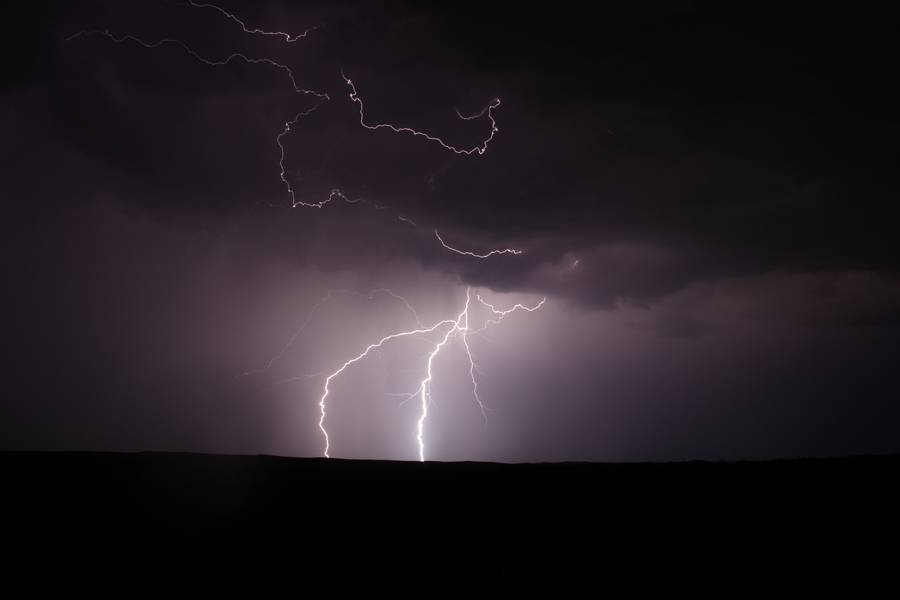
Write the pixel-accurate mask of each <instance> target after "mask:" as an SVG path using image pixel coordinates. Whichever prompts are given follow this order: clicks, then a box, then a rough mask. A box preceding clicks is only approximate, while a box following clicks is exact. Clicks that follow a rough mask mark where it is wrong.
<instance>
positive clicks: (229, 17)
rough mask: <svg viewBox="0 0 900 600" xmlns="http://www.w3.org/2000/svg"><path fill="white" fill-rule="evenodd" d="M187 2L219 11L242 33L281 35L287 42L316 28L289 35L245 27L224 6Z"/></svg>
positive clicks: (294, 40)
mask: <svg viewBox="0 0 900 600" xmlns="http://www.w3.org/2000/svg"><path fill="white" fill-rule="evenodd" d="M188 2H189V3H190V5H191V6H194V7H197V8H212V9H215V10H217V11H219V12H220V13H221V14H222V15H224V16H225V18H227V19H231V20H232V21H234V22H235V23H237V24H238V25H240V26H241V29H243V30H244V33H250V34H258V35H270V36H276V37H283V38H284V41H285V42H287V43H291V42H296V41H297V40H300V39H303V38H305V37H306V36H307V35H308V34H309V32H310V31H315V30H316V29H318V28H317V27H310V28H309V29H307V30H306V31H304V32H303V33H299V34H297V35H291V34H289V33H285V32H284V31H266V30H265V29H259V28H256V27H254V28H253V29H250V28H248V27H247V24H246V23H244V22H243V21H242V20H240V19H239V18H238V17H237V16H236V15H235V14H233V13H230V12H228V11H227V10H225V9H224V8H221V7H219V6H216V5H215V4H205V3H200V2H194V0H188Z"/></svg>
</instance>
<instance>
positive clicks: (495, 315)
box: [319, 288, 546, 462]
mask: <svg viewBox="0 0 900 600" xmlns="http://www.w3.org/2000/svg"><path fill="white" fill-rule="evenodd" d="M392 295H393V294H392ZM398 298H401V299H402V297H399V296H398ZM403 301H404V303H405V304H406V305H407V306H408V307H409V308H410V310H412V307H411V306H410V305H409V303H408V302H406V300H405V299H404V300H403ZM475 301H476V302H477V303H478V304H480V305H481V306H484V307H485V308H487V309H488V310H489V311H490V313H491V317H492V318H486V319H485V321H484V323H483V325H482V326H481V327H480V328H478V329H475V330H473V329H472V328H471V327H470V317H471V315H470V310H471V307H472V304H473V301H472V290H471V288H466V301H465V305H464V306H463V309H462V312H460V313H459V314H458V315H457V316H456V318H455V319H444V320H442V321H439V322H437V323H435V324H434V325H432V326H430V327H424V326H422V325H421V321H420V322H419V323H418V325H419V326H418V328H417V329H410V330H407V331H400V332H396V333H391V334H389V335H386V336H384V337H382V338H381V339H380V340H378V341H377V342H374V343H372V344H369V345H368V346H366V348H365V349H364V350H363V351H362V352H360V353H359V354H357V355H356V356H354V357H353V358H351V359H350V360H348V361H346V362H344V363H343V364H342V365H341V366H340V367H339V368H338V369H337V370H335V371H333V372H332V373H330V374H329V375H328V376H327V377H326V378H325V383H324V386H323V390H322V395H321V397H320V398H319V413H320V416H319V430H320V431H321V432H322V436H323V437H324V439H325V449H324V452H323V455H324V456H325V457H326V458H330V454H329V452H330V450H331V438H330V436H329V434H328V429H327V428H326V427H325V421H326V418H327V405H328V402H327V401H328V398H329V397H330V395H331V384H332V382H333V381H334V380H335V379H336V378H337V377H339V376H340V375H341V374H342V373H344V372H345V371H346V370H347V369H348V368H350V367H351V366H352V365H354V364H356V363H358V362H360V361H362V360H363V359H365V358H366V357H367V356H368V355H369V354H370V353H371V352H372V351H373V350H376V349H379V348H381V347H383V346H384V345H385V344H387V343H388V342H390V341H393V340H396V339H400V338H406V337H412V336H421V335H426V334H432V333H435V332H438V331H441V332H442V335H441V338H440V339H439V341H438V342H436V343H435V344H434V345H433V347H432V349H431V351H430V352H429V353H428V359H427V361H426V366H425V377H424V378H423V379H422V380H421V381H420V382H419V386H418V388H417V390H416V391H415V392H413V393H412V394H408V397H410V398H411V397H414V396H415V397H418V398H419V403H420V413H419V417H418V419H417V420H416V443H417V445H418V456H419V460H420V461H421V462H424V461H425V423H426V420H427V418H428V407H429V406H430V404H431V401H432V381H433V379H434V363H435V360H436V359H437V357H438V355H439V354H440V353H441V350H443V349H444V348H445V347H446V346H447V345H448V343H449V342H450V341H451V340H452V339H453V338H455V337H460V338H461V339H462V341H463V346H464V348H465V352H466V357H467V359H468V361H469V377H470V379H471V382H472V393H473V396H474V399H475V403H476V404H477V406H478V407H479V409H480V410H481V413H482V415H483V416H484V418H485V419H487V412H486V409H485V406H484V403H483V402H482V401H481V398H480V397H479V395H478V378H477V376H476V374H477V373H478V372H479V370H478V365H477V363H476V362H475V359H474V356H473V354H472V349H471V346H470V344H469V337H468V336H469V335H470V334H472V333H479V332H481V331H484V330H485V329H487V327H488V326H490V325H493V324H497V323H499V322H500V321H502V320H503V319H504V318H505V317H507V316H508V315H510V314H512V313H514V312H517V311H519V310H524V311H527V312H534V311H536V310H538V309H539V308H541V307H542V306H543V305H544V303H545V302H546V298H542V299H541V300H540V301H539V302H538V303H537V304H535V305H534V306H526V305H524V304H516V305H514V306H513V307H512V308H509V309H506V310H500V309H497V308H496V307H495V306H493V305H492V304H490V303H488V302H486V301H484V300H483V299H482V298H481V296H480V295H478V294H476V295H475ZM445 328H446V329H445Z"/></svg>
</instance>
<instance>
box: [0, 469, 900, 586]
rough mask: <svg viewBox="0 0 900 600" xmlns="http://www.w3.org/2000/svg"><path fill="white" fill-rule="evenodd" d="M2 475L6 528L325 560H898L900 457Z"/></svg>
mask: <svg viewBox="0 0 900 600" xmlns="http://www.w3.org/2000/svg"><path fill="white" fill-rule="evenodd" d="M0 470H2V473H3V481H4V491H3V494H2V496H3V498H2V501H0V502H2V507H3V514H4V515H6V520H7V530H6V533H7V539H8V540H9V539H10V537H9V536H10V535H11V534H12V535H15V536H17V539H18V540H19V541H20V542H21V543H25V544H29V543H34V544H37V546H39V547H43V546H44V545H52V546H54V547H58V546H59V545H60V544H66V543H71V542H73V541H74V542H75V543H76V545H78V544H80V543H81V542H82V541H83V540H86V539H90V540H91V545H92V547H94V546H93V545H94V544H97V543H99V544H101V546H100V547H101V548H105V549H106V551H109V552H112V554H114V555H115V554H117V553H119V552H123V553H125V554H126V555H131V553H135V552H138V553H141V552H148V553H149V552H151V551H150V548H153V547H158V546H159V545H162V546H163V547H165V548H166V550H165V551H164V553H165V555H166V556H171V555H172V553H178V552H182V551H190V552H196V553H198V555H200V556H209V555H210V553H211V552H212V553H220V552H225V553H226V554H229V555H232V556H244V557H245V556H248V555H249V556H252V555H254V554H255V553H257V552H264V553H265V552H275V553H277V554H279V555H280V556H281V558H282V559H287V558H288V557H290V560H291V561H297V563H296V564H302V565H304V568H313V570H315V571H316V572H323V571H324V570H333V571H337V572H345V573H346V569H348V568H350V567H349V566H348V565H354V567H353V569H351V570H350V572H357V571H355V569H357V568H359V567H360V566H368V567H377V568H378V569H381V568H382V567H384V568H390V569H399V572H402V573H406V574H407V575H409V574H411V573H412V574H422V573H425V572H427V573H436V572H441V573H445V574H446V570H447V569H450V570H451V571H452V572H455V573H457V575H461V574H466V575H470V576H471V575H473V574H474V575H484V574H487V575H491V574H494V575H501V576H506V575H509V574H513V573H515V574H517V576H519V575H522V576H532V575H536V574H540V573H543V574H546V573H547V572H549V571H548V569H550V568H551V565H555V566H556V567H561V568H564V569H567V570H572V569H575V570H576V571H578V572H581V573H585V572H591V571H590V569H598V570H599V571H598V573H599V572H600V571H609V570H613V571H615V570H617V569H618V567H615V566H613V565H622V564H630V565H631V566H634V565H646V564H647V563H648V561H649V562H651V563H652V562H655V561H658V562H659V564H684V563H688V564H696V565H701V564H702V565H703V568H704V569H708V568H710V567H711V565H717V564H721V565H729V567H730V568H733V567H734V566H735V565H736V564H741V562H740V561H741V560H746V559H747V558H746V557H747V556H750V555H752V556H755V557H756V559H755V560H763V561H766V562H767V564H770V565H771V566H772V568H775V565H778V564H783V565H794V566H796V564H797V562H798V561H800V560H814V561H824V562H818V564H820V567H822V568H824V565H826V564H830V561H834V560H836V559H837V557H845V556H852V557H854V558H857V559H859V558H865V560H880V559H884V560H888V559H889V556H890V554H885V550H883V548H884V547H885V546H883V544H884V543H889V544H890V543H892V544H893V545H894V546H896V540H897V539H900V536H898V535H897V533H898V531H900V529H898V519H897V506H898V505H900V504H898V502H897V500H898V496H900V494H898V492H897V485H896V480H897V475H898V474H900V456H861V457H852V458H835V459H802V460H778V461H761V462H731V463H725V462H722V463H718V462H683V463H632V464H587V463H558V464H512V465H509V464H492V463H426V464H419V463H399V462H381V461H355V460H336V459H331V460H325V459H294V458H279V457H272V456H222V455H202V454H177V453H171V454H170V453H133V454H124V453H123V454H116V453H49V452H47V453H44V452H33V453H32V452H3V453H0ZM890 540H893V542H890ZM189 549H190V550H189ZM82 550H84V549H82ZM894 551H896V550H894ZM154 552H156V551H154ZM738 556H741V557H743V558H738ZM879 557H880V558H879ZM841 560H843V559H841ZM736 561H737V562H736ZM839 562H840V561H839ZM296 564H295V567H296ZM311 565H315V566H314V567H312V566H311ZM576 565H580V566H579V567H577V568H576ZM792 568H793V567H792ZM535 569H537V570H535ZM583 569H589V571H584V570H583Z"/></svg>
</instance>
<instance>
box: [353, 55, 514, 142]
mask: <svg viewBox="0 0 900 600" xmlns="http://www.w3.org/2000/svg"><path fill="white" fill-rule="evenodd" d="M341 77H343V78H344V83H346V84H347V86H348V87H349V88H350V99H351V100H352V101H353V102H356V103H357V104H358V105H359V124H360V125H362V126H363V127H365V128H366V129H370V130H372V131H377V130H379V129H388V130H390V131H393V132H394V133H410V134H412V135H414V136H418V137H423V138H425V139H426V140H429V141H432V142H435V143H437V144H440V145H441V146H442V147H443V148H444V149H445V150H449V151H450V152H453V153H454V154H464V155H466V156H469V155H472V154H479V155H481V154H484V153H485V152H487V147H488V144H489V143H490V142H491V140H493V139H494V136H495V135H496V134H497V132H498V131H500V130H499V129H498V128H497V121H496V120H495V119H494V114H493V111H494V109H495V108H497V107H498V106H500V98H494V99H493V100H492V101H491V103H490V104H488V105H487V106H486V107H484V109H483V110H482V111H481V112H480V113H478V114H477V115H474V116H471V117H464V116H463V115H462V114H460V112H459V111H458V110H457V111H456V114H457V115H459V118H460V119H463V120H466V121H469V120H472V119H477V118H478V117H481V116H483V115H485V114H486V115H487V117H488V120H489V121H490V123H491V133H490V135H488V137H487V138H485V139H484V140H483V141H482V142H481V144H480V145H477V146H472V147H471V148H457V147H456V146H453V145H451V144H448V143H447V142H445V141H444V140H442V139H441V138H439V137H436V136H433V135H431V134H429V133H425V132H424V131H418V130H416V129H413V128H412V127H398V126H397V125H391V124H390V123H378V124H377V125H369V124H368V123H366V115H365V107H364V106H363V101H362V98H360V97H359V92H357V91H356V85H355V84H354V83H353V80H351V79H350V78H349V77H347V75H345V74H344V72H343V71H341Z"/></svg>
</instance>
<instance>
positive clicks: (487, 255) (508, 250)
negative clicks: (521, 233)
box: [434, 229, 522, 258]
mask: <svg viewBox="0 0 900 600" xmlns="http://www.w3.org/2000/svg"><path fill="white" fill-rule="evenodd" d="M434 237H436V238H437V240H438V241H439V242H440V243H441V246H443V247H444V248H446V249H447V250H450V251H451V252H456V253H457V254H462V255H463V256H471V257H472V258H490V257H492V256H495V255H497V254H513V255H519V254H522V250H517V249H515V248H503V249H501V250H491V251H490V252H486V253H484V254H478V253H477V252H472V251H470V250H460V249H459V248H454V247H453V246H450V245H449V244H447V242H445V241H444V239H443V238H442V237H441V234H440V233H438V230H437V229H435V230H434Z"/></svg>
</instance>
